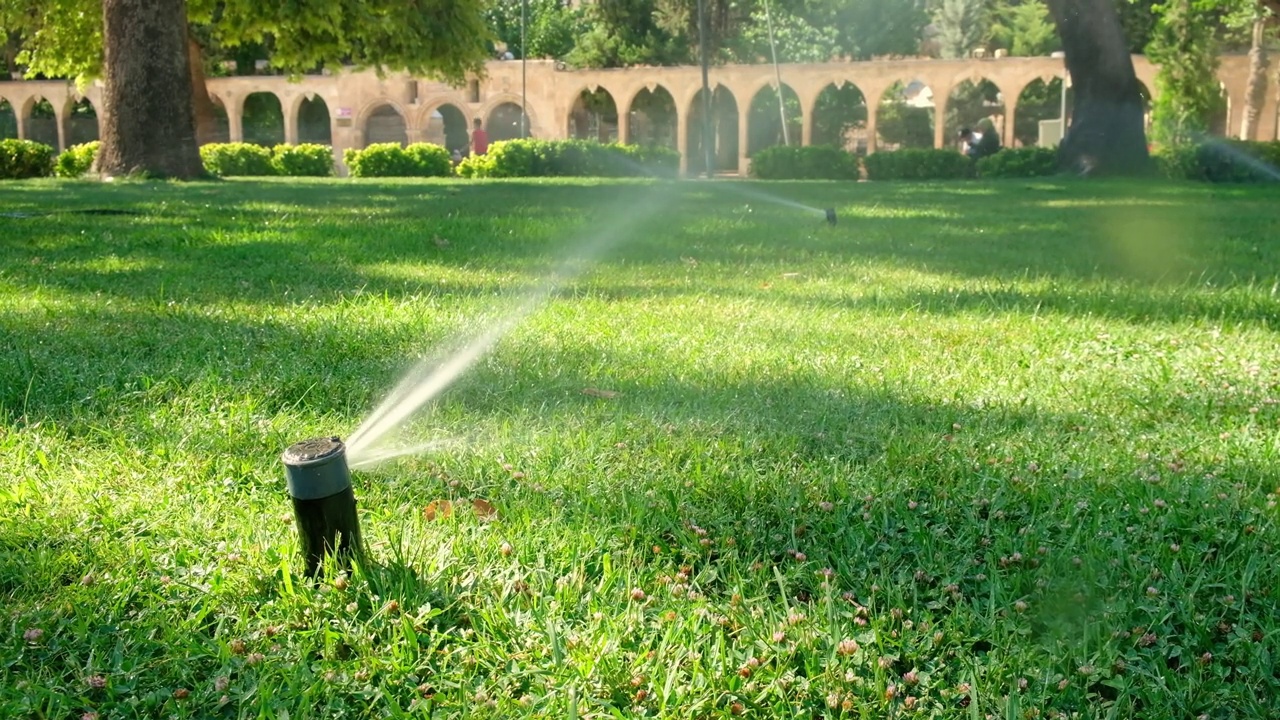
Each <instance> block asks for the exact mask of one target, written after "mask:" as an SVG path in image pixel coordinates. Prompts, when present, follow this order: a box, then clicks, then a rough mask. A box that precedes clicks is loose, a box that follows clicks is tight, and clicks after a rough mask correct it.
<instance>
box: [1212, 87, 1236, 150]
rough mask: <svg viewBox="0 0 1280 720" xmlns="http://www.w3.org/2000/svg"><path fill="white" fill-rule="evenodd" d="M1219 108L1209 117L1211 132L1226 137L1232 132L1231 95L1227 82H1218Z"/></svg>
mask: <svg viewBox="0 0 1280 720" xmlns="http://www.w3.org/2000/svg"><path fill="white" fill-rule="evenodd" d="M1218 95H1219V100H1218V108H1217V111H1216V112H1214V113H1213V115H1212V116H1211V117H1210V118H1209V134H1210V135H1217V136H1219V137H1226V136H1228V135H1230V134H1231V111H1232V110H1233V108H1232V107H1231V95H1230V93H1228V92H1227V86H1226V84H1225V83H1222V82H1219V83H1218Z"/></svg>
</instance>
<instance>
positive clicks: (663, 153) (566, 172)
mask: <svg viewBox="0 0 1280 720" xmlns="http://www.w3.org/2000/svg"><path fill="white" fill-rule="evenodd" d="M679 167H680V154H679V153H677V152H676V151H674V150H670V149H668V148H659V147H641V146H636V145H619V144H616V143H614V144H609V145H603V144H601V143H597V142H591V141H587V140H503V141H499V142H495V143H494V144H492V145H490V146H489V151H488V152H487V153H485V154H484V155H471V156H469V157H467V158H464V159H463V161H462V162H461V163H459V164H458V169H457V171H458V175H460V176H462V177H469V178H510V177H643V176H649V175H658V176H669V175H674V174H675V172H676V171H677V170H678V169H679Z"/></svg>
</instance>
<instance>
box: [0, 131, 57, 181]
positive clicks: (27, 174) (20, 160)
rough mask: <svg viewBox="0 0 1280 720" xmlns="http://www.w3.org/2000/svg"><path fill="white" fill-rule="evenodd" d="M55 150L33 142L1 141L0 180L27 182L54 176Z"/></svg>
mask: <svg viewBox="0 0 1280 720" xmlns="http://www.w3.org/2000/svg"><path fill="white" fill-rule="evenodd" d="M56 154H57V151H55V150H54V149H53V148H51V147H49V146H48V145H45V144H43V143H38V142H32V141H31V140H13V139H10V140H0V180H25V179H27V178H40V177H49V176H50V175H52V174H53V158H54V156H55V155H56Z"/></svg>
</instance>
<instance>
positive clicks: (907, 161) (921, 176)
mask: <svg viewBox="0 0 1280 720" xmlns="http://www.w3.org/2000/svg"><path fill="white" fill-rule="evenodd" d="M862 164H863V167H865V168H866V169H867V179H868V180H956V179H960V178H971V177H973V176H974V164H973V161H972V160H970V159H969V158H967V157H965V156H964V155H962V154H960V153H958V152H956V151H955V150H923V149H919V148H908V149H905V150H895V151H893V152H878V153H874V154H872V155H868V156H867V157H865V158H863V160H862Z"/></svg>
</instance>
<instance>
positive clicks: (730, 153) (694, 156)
mask: <svg viewBox="0 0 1280 720" xmlns="http://www.w3.org/2000/svg"><path fill="white" fill-rule="evenodd" d="M703 102H704V96H703V94H702V91H701V90H699V91H698V94H697V95H695V96H694V98H693V105H692V106H690V108H689V119H688V121H687V123H688V128H687V129H686V130H687V135H686V136H687V137H688V138H689V151H688V158H689V172H690V173H692V174H697V173H703V172H706V170H707V152H706V150H705V149H704V146H703V144H702V139H703V133H704V129H703V123H702V119H703V117H705V113H704V112H703ZM738 142H739V140H738V101H737V99H736V98H734V97H733V92H731V91H730V90H729V88H727V87H725V86H723V85H717V86H716V89H715V90H712V91H711V143H710V144H711V150H712V152H713V153H714V156H713V160H714V163H715V167H714V170H715V171H716V172H733V173H736V172H738V150H739V148H738Z"/></svg>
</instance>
